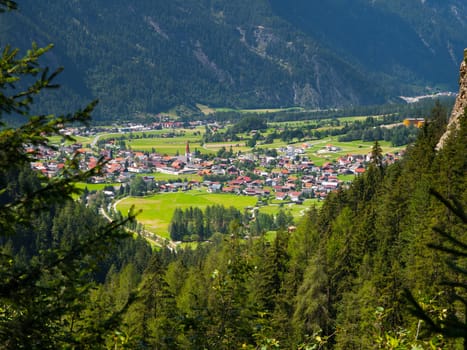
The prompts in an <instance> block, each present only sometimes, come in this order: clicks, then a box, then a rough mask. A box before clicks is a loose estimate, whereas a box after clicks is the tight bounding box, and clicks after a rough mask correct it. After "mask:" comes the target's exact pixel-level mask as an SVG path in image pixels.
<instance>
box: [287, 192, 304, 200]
mask: <svg viewBox="0 0 467 350" xmlns="http://www.w3.org/2000/svg"><path fill="white" fill-rule="evenodd" d="M301 195H302V192H290V193H289V197H290V200H291V201H292V202H300V196H301Z"/></svg>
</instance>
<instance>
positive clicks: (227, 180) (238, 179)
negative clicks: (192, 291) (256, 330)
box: [31, 143, 396, 203]
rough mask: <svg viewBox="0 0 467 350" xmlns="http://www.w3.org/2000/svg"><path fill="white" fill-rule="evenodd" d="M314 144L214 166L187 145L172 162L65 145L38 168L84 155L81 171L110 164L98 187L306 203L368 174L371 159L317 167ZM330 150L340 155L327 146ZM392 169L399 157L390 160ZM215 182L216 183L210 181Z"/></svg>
mask: <svg viewBox="0 0 467 350" xmlns="http://www.w3.org/2000/svg"><path fill="white" fill-rule="evenodd" d="M308 147H311V145H309V144H302V145H300V146H299V147H296V146H292V145H290V146H287V147H284V148H279V149H277V152H275V153H274V154H275V156H267V155H265V154H256V153H250V154H240V155H237V156H235V157H231V158H219V157H215V158H212V159H209V160H203V159H201V158H196V157H194V156H193V154H192V153H191V152H190V145H189V144H188V143H187V144H186V149H185V154H184V155H181V156H166V155H161V154H157V153H148V152H137V151H132V150H120V149H118V146H117V145H112V144H109V145H106V147H105V148H104V149H102V150H100V151H98V152H96V151H93V150H91V149H88V148H83V145H82V144H79V143H76V144H73V145H67V146H66V145H62V146H60V147H58V148H57V149H50V148H39V149H35V150H31V152H32V151H34V152H36V153H37V155H38V158H39V159H40V160H39V161H37V162H34V163H32V164H31V165H32V168H33V169H36V170H37V171H40V172H42V173H43V174H44V175H45V176H48V177H53V176H56V175H57V174H59V173H60V171H61V169H63V167H64V166H65V160H66V157H67V156H70V155H72V154H80V157H79V162H80V163H79V167H80V169H81V170H89V169H91V168H93V167H95V166H96V165H97V164H98V162H99V159H102V158H103V159H105V161H106V163H105V165H104V167H103V169H102V175H101V176H95V177H93V178H91V179H90V181H91V182H93V183H127V182H129V181H130V180H131V179H132V178H133V177H135V176H138V175H139V176H143V178H144V180H145V181H147V182H157V183H156V186H157V187H158V188H159V190H160V191H183V190H188V189H191V188H194V187H198V188H205V189H206V190H207V191H209V192H218V193H233V194H238V195H245V196H257V197H269V198H271V196H273V198H275V199H276V200H289V201H291V202H296V203H300V202H301V201H302V200H303V198H324V197H326V196H327V195H328V194H329V193H330V192H332V191H336V190H338V189H339V188H340V187H342V186H343V185H345V182H343V181H341V180H340V179H339V175H353V174H355V175H358V174H361V173H364V172H365V167H366V165H367V164H368V162H369V161H370V158H369V157H370V156H369V155H346V156H343V157H339V158H338V159H337V160H335V161H333V162H327V163H325V164H323V165H321V166H317V165H315V164H314V163H313V162H312V161H310V160H309V159H308V158H307V156H306V152H305V150H306V148H308ZM325 150H326V151H328V152H336V151H338V149H337V148H336V147H334V146H332V145H327V146H326V147H325ZM384 159H385V161H386V162H388V163H390V162H394V161H395V160H396V156H394V155H390V154H387V155H386V156H385V158H384ZM154 173H165V174H172V175H177V176H178V178H179V179H183V178H186V177H187V175H188V174H198V175H200V176H202V177H203V179H205V180H204V181H187V180H185V181H181V180H180V181H179V182H177V181H170V183H169V182H167V181H165V182H164V181H156V178H157V176H154ZM209 179H215V181H210V180H209Z"/></svg>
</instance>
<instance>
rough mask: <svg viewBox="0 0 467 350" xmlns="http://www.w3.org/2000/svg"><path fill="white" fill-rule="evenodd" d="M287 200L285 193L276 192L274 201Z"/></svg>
mask: <svg viewBox="0 0 467 350" xmlns="http://www.w3.org/2000/svg"><path fill="white" fill-rule="evenodd" d="M286 198H287V193H285V192H276V199H277V200H280V201H283V200H284V199H286Z"/></svg>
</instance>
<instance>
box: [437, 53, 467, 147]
mask: <svg viewBox="0 0 467 350" xmlns="http://www.w3.org/2000/svg"><path fill="white" fill-rule="evenodd" d="M459 85H460V87H459V94H458V95H457V99H456V103H455V104H454V108H453V109H452V113H451V117H450V118H449V124H448V128H447V131H446V132H445V133H444V135H443V136H442V137H441V139H440V140H439V142H438V145H437V148H438V149H440V148H442V147H443V145H444V142H445V141H446V139H447V138H448V136H449V134H450V132H451V130H453V129H455V128H457V127H458V126H459V121H460V118H461V116H463V115H464V113H465V110H466V108H467V49H464V60H463V61H462V63H461V68H460V78H459Z"/></svg>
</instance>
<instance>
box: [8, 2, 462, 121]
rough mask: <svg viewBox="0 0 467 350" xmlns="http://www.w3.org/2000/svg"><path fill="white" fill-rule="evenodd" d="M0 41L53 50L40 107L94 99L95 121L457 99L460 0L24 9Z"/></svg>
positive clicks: (29, 5) (38, 5)
mask: <svg viewBox="0 0 467 350" xmlns="http://www.w3.org/2000/svg"><path fill="white" fill-rule="evenodd" d="M19 7H20V10H19V11H16V12H13V13H10V14H7V15H4V16H3V18H2V22H1V23H0V41H1V42H2V43H7V42H8V43H12V44H13V45H14V46H18V47H20V48H23V49H26V48H27V47H28V46H29V45H30V43H31V41H37V42H38V43H39V44H40V45H45V44H48V43H51V42H52V43H54V44H55V48H54V50H53V51H52V52H51V53H50V54H49V55H48V56H49V57H48V60H49V62H47V63H48V64H50V65H51V66H52V67H57V66H59V65H63V66H65V68H66V69H65V73H64V74H63V75H62V76H61V78H60V82H61V83H62V86H63V89H61V92H60V95H58V93H57V94H56V95H55V94H52V96H53V97H52V98H51V99H50V100H47V101H45V100H44V101H41V102H42V103H41V105H42V107H43V108H44V109H53V110H54V111H55V110H56V109H57V108H58V109H59V110H69V109H70V108H75V106H78V105H81V106H82V105H83V103H85V101H89V100H91V99H94V98H98V99H99V100H100V104H99V107H98V109H97V111H96V114H97V116H100V117H106V118H122V117H128V116H130V115H134V114H138V113H157V112H160V111H163V110H166V109H169V108H172V107H174V106H179V105H186V106H194V105H195V104H196V103H203V104H207V105H210V106H231V107H242V108H253V107H266V106H267V107H280V106H282V107H284V106H304V107H311V108H328V107H339V106H349V105H360V104H378V103H385V102H392V101H396V100H397V96H399V95H403V94H404V95H410V94H417V93H420V92H422V91H424V90H426V87H427V86H428V87H432V88H443V89H454V88H455V84H456V77H455V75H454V74H453V73H452V72H455V69H453V68H452V67H455V66H457V62H459V60H460V57H461V55H462V49H463V48H464V47H465V46H466V45H465V44H466V43H465V38H464V37H462V33H465V29H466V27H467V23H466V22H467V21H466V20H465V18H467V5H466V4H464V2H462V1H461V0H447V1H428V0H427V1H415V0H410V1H404V2H403V1H389V0H384V1H383V0H379V1H377V0H374V1H364V0H354V1H349V0H329V1H326V2H322V1H320V2H318V1H316V0H313V1H305V0H296V1H294V2H293V3H292V4H290V3H287V4H286V3H285V2H283V1H278V0H254V1H245V0H238V1H226V0H183V1H182V0H171V1H168V0H159V1H150V0H140V1H137V2H128V1H123V0H114V1H112V2H109V1H104V0H73V1H67V2H60V1H52V0H48V1H40V2H37V1H33V0H23V1H20V2H19Z"/></svg>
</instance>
